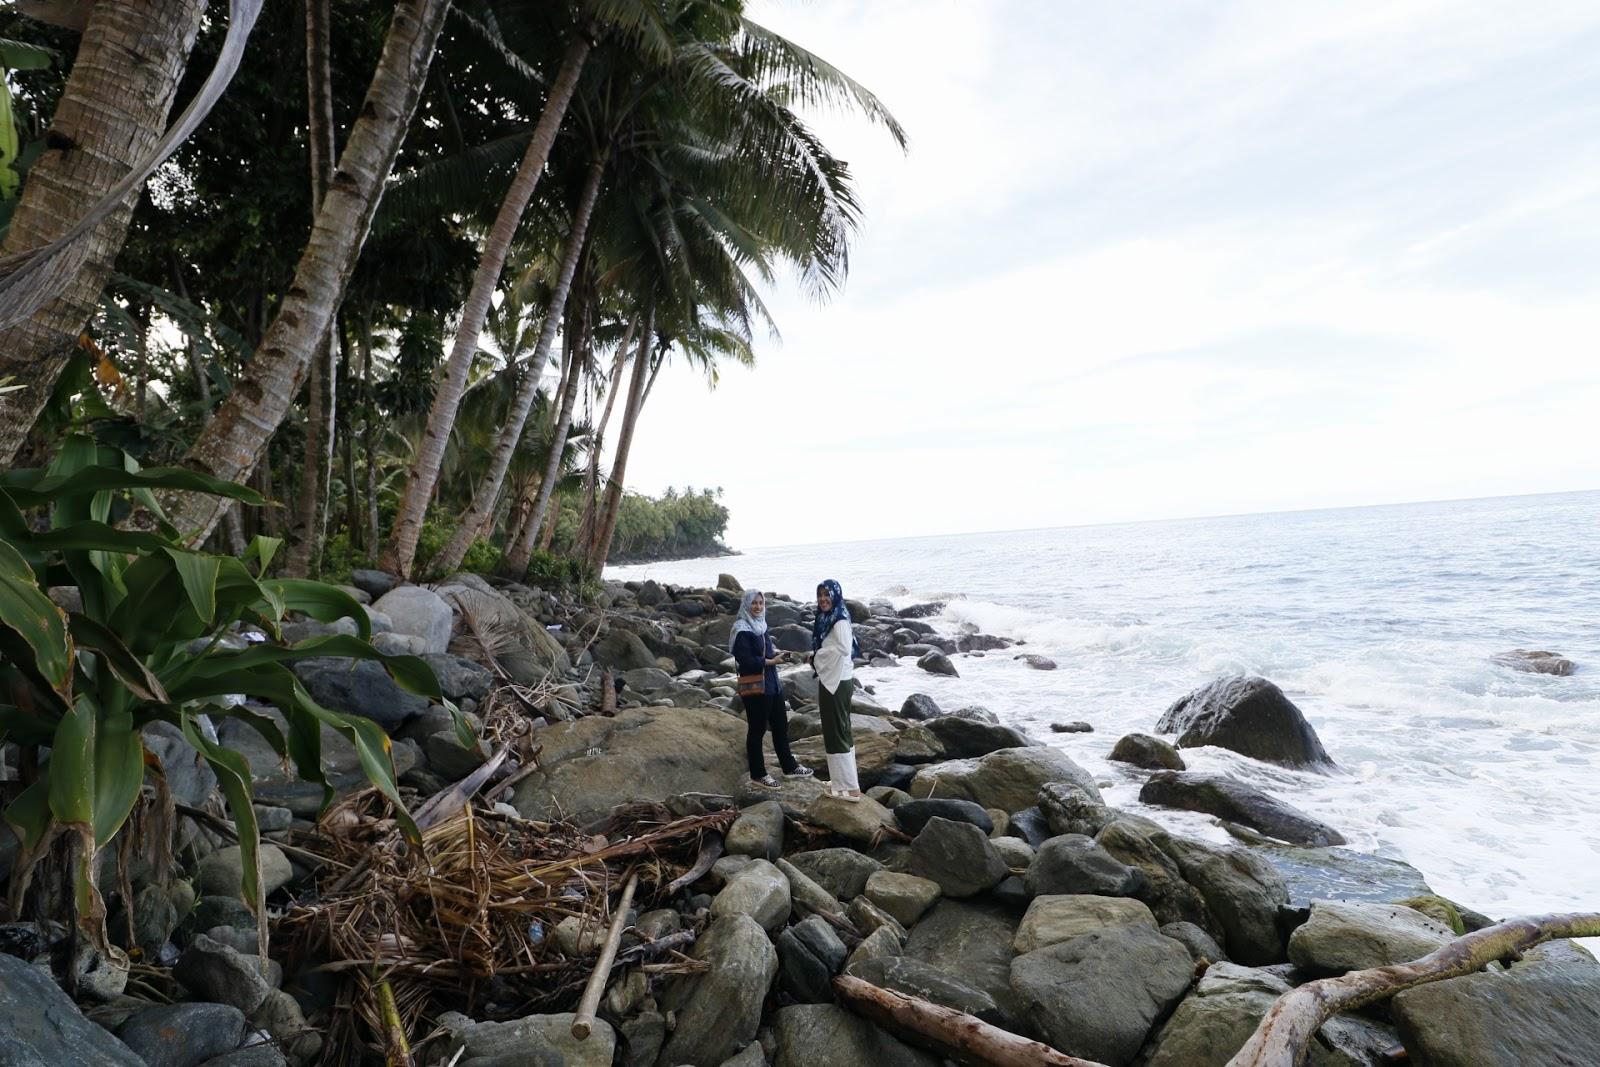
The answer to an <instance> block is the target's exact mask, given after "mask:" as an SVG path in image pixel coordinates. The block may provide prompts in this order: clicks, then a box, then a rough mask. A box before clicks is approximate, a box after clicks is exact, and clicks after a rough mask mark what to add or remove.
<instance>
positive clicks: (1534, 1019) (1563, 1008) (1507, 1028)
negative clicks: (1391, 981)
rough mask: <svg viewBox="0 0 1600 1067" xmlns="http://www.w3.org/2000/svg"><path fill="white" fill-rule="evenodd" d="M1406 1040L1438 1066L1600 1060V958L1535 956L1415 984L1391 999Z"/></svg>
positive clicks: (1524, 1066)
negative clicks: (1505, 966)
mask: <svg viewBox="0 0 1600 1067" xmlns="http://www.w3.org/2000/svg"><path fill="white" fill-rule="evenodd" d="M1391 1004H1392V1009H1393V1012H1394V1018H1395V1023H1396V1024H1397V1025H1398V1026H1399V1028H1400V1035H1401V1037H1402V1038H1404V1040H1405V1044H1406V1047H1407V1048H1408V1049H1411V1050H1413V1051H1412V1054H1413V1057H1414V1058H1415V1059H1416V1060H1417V1061H1418V1062H1419V1063H1426V1064H1430V1065H1438V1067H1469V1065H1470V1067H1535V1065H1537V1067H1566V1065H1568V1064H1573V1065H1576V1064H1590V1063H1600V966H1596V965H1595V964H1594V963H1593V962H1592V961H1589V962H1585V961H1582V960H1572V959H1569V960H1549V959H1535V958H1530V959H1528V960H1526V961H1525V962H1522V963H1518V964H1516V965H1514V966H1512V967H1510V968H1508V969H1507V970H1505V971H1482V972H1479V973H1477V974H1470V975H1466V976H1464V977H1461V978H1452V979H1450V980H1448V981H1444V982H1435V983H1433V984H1431V985H1425V986H1418V987H1416V988H1415V989H1408V990H1406V991H1405V992H1403V993H1400V994H1399V995H1397V996H1396V997H1395V998H1394V1000H1393V1001H1392V1002H1391Z"/></svg>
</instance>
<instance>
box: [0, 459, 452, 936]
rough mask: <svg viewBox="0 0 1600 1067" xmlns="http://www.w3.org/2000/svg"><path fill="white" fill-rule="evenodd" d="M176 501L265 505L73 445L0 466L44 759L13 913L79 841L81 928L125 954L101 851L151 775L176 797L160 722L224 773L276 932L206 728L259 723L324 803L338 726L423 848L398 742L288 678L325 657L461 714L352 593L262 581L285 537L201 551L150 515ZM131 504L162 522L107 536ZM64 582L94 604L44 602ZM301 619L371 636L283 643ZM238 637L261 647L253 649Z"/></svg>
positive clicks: (259, 909)
mask: <svg viewBox="0 0 1600 1067" xmlns="http://www.w3.org/2000/svg"><path fill="white" fill-rule="evenodd" d="M170 490H179V491H189V492H199V493H213V494H217V495H219V496H224V497H228V498H231V499H234V500H239V501H242V502H244V503H247V504H256V505H260V504H264V503H265V501H264V500H262V499H261V498H260V497H259V496H258V495H257V494H256V493H254V492H253V491H251V490H249V489H247V488H245V487H243V486H240V485H236V484H232V483H229V482H222V481H218V480H216V479H213V478H208V477H206V476H205V475H201V474H198V473H195V472H193V471H188V470H181V469H176V468H149V469H141V468H140V466H139V465H138V463H136V462H135V461H134V460H133V459H132V458H131V457H129V456H127V455H126V454H125V453H123V452H121V451H119V450H117V449H114V448H110V447H107V446H105V445H103V444H99V443H97V442H96V441H95V440H93V439H92V438H90V437H87V436H83V435H78V434H74V435H71V436H68V437H67V438H66V439H65V440H64V442H63V444H62V445H61V447H60V449H59V450H58V452H57V454H56V455H55V457H54V460H53V461H52V462H51V464H50V466H49V467H48V468H45V469H42V470H40V469H22V470H11V471H6V472H3V473H0V743H5V742H7V741H10V742H14V743H16V744H18V745H20V746H23V748H24V750H25V751H29V752H34V753H44V752H45V750H46V749H47V750H48V754H47V755H41V756H40V757H38V758H36V760H35V761H34V763H35V764H36V767H37V775H36V777H35V778H34V780H33V781H32V782H31V783H28V784H26V785H25V787H24V788H23V789H22V791H21V793H19V794H17V795H16V796H15V798H14V799H12V800H11V802H10V803H9V804H8V805H6V806H5V808H4V812H3V817H4V818H5V820H6V821H7V822H9V823H10V824H11V825H12V826H13V827H14V828H15V830H16V833H17V837H18V839H19V840H20V843H21V846H22V847H21V851H20V853H19V855H18V857H17V862H16V864H15V867H14V869H13V871H12V875H11V892H10V910H11V913H12V914H13V915H17V914H19V909H20V907H21V905H22V902H23V896H24V894H25V892H26V890H27V888H28V884H29V882H30V880H31V877H32V872H33V869H34V867H35V866H36V865H37V864H38V862H39V860H40V859H41V858H42V857H43V856H44V855H45V854H46V852H47V850H48V849H49V848H50V846H51V845H52V844H53V843H55V842H56V841H57V840H59V839H61V838H63V837H65V838H66V839H67V840H66V842H65V846H66V847H68V848H69V849H70V850H71V855H72V856H73V862H72V869H71V877H72V882H73V903H74V905H75V907H74V911H75V915H76V918H77V921H78V923H79V925H80V928H81V931H82V933H83V934H85V935H86V936H87V937H88V938H89V939H90V940H91V942H92V943H93V944H94V945H95V946H96V947H97V948H100V949H101V950H102V951H107V952H118V951H119V950H116V949H114V948H112V947H111V946H110V944H109V941H108V939H107V936H106V922H105V906H104V901H103V899H102V897H101V895H100V892H99V889H98V887H97V885H96V883H95V871H96V863H95V857H96V855H97V853H98V852H99V851H100V850H102V849H104V848H105V847H106V846H107V845H108V843H109V842H110V841H111V840H112V839H113V838H114V837H115V836H116V834H117V832H118V831H119V830H120V829H121V828H122V827H123V826H124V824H125V823H127V822H128V819H129V815H130V813H131V812H132V811H133V808H134V806H135V804H136V803H137V802H138V799H139V796H140V793H141V791H142V790H143V789H144V787H145V785H146V782H147V780H148V781H149V784H150V785H152V786H159V785H161V784H162V776H163V771H162V768H161V764H160V761H159V760H158V759H157V758H156V757H155V756H154V755H152V754H151V753H150V752H149V751H148V750H147V749H146V748H145V746H144V744H143V742H142V740H141V734H142V731H143V730H144V728H145V727H146V726H148V725H150V724H151V723H154V722H165V723H169V724H171V725H172V726H174V727H176V728H178V729H179V730H180V731H182V733H183V736H184V737H185V738H187V739H188V741H189V744H191V745H192V746H194V748H195V750H196V751H197V752H199V753H200V755H201V756H202V757H203V758H204V759H205V760H206V762H207V763H208V764H209V765H210V767H211V769H212V770H213V771H214V772H215V774H216V777H217V782H218V785H219V787H220V789H221V791H222V793H223V795H224V798H225V800H226V801H227V804H228V807H229V809H230V810H231V813H232V816H233V820H234V824H235V826H236V828H237V830H238V835H239V844H240V848H241V850H242V852H243V860H244V864H243V866H244V883H243V891H242V895H243V897H244V899H245V903H246V904H248V905H249V906H250V907H251V909H252V910H253V911H254V912H255V914H256V915H257V917H258V918H261V919H262V920H263V921H262V922H261V923H260V927H261V929H262V930H263V931H265V928H266V923H265V921H264V918H265V917H264V909H265V899H264V894H263V893H262V884H261V867H260V832H259V829H258V827H257V825H256V819H255V814H254V809H253V808H252V807H251V782H252V779H251V773H250V767H249V765H248V763H246V761H245V759H244V757H243V756H242V755H240V754H239V753H238V752H235V751H232V750H231V749H229V748H227V747H225V746H223V745H221V744H219V743H218V742H217V741H216V739H215V737H216V735H215V732H214V730H212V729H210V727H209V720H208V719H206V718H203V717H222V716H237V717H238V718H240V719H241V720H242V721H244V722H246V723H248V724H249V725H250V726H251V727H252V728H254V729H255V730H257V731H258V732H259V733H261V734H262V736H263V737H265V738H266V740H267V742H268V743H269V744H270V745H271V746H272V748H273V749H274V751H276V752H277V753H278V754H279V755H280V756H281V757H283V758H284V759H285V760H287V761H292V762H293V764H294V766H295V768H296V770H297V773H298V774H299V775H300V776H301V777H302V778H304V779H306V780H308V781H312V782H316V783H318V784H320V785H321V786H322V787H323V790H324V799H323V803H324V805H326V804H327V803H328V802H329V801H330V800H331V799H332V797H333V788H332V787H331V786H330V785H329V784H328V782H327V781H326V779H325V778H324V776H323V771H322V727H324V726H327V727H331V728H332V729H334V730H335V731H337V732H338V733H340V734H341V735H343V736H344V737H345V738H346V739H347V740H348V741H349V742H350V743H351V744H352V745H354V746H355V750H356V753H357V755H358V757H359V759H360V763H361V766H362V768H363V770H364V771H365V772H366V775H367V777H368V778H369V779H370V780H371V781H372V783H373V785H375V786H376V787H377V788H378V789H379V790H381V791H382V792H383V794H384V795H385V796H387V797H388V798H389V800H390V801H391V802H392V803H393V804H394V807H395V812H396V818H397V821H398V823H399V825H400V826H401V828H402V829H403V831H404V832H405V833H406V835H407V837H408V839H409V840H410V841H411V842H412V843H413V844H414V845H418V846H419V845H420V837H419V835H418V834H417V830H416V826H415V824H414V823H413V822H412V820H411V817H410V816H409V815H408V814H407V813H406V810H405V807H404V805H403V804H402V803H401V800H400V796H399V793H398V792H397V790H396V787H395V772H394V760H393V754H392V750H391V747H390V742H389V738H388V736H387V735H385V733H384V732H383V730H382V729H381V728H379V726H378V725H377V724H376V723H374V722H373V721H372V720H370V719H366V718H363V717H361V716H355V715H346V714H341V713H339V712H335V711H331V710H329V709H327V708H324V707H322V706H320V705H319V704H318V703H317V702H316V701H315V700H313V699H312V698H311V696H310V694H308V693H307V692H306V690H305V688H304V687H303V686H302V685H301V684H300V681H299V679H298V678H297V677H296V676H295V674H294V672H293V671H292V670H290V667H289V665H290V664H292V663H294V662H295V661H297V660H302V659H308V658H311V657H317V656H338V657H349V658H355V659H371V660H377V661H378V662H380V663H382V664H383V666H384V668H385V669H386V670H387V671H388V672H389V674H390V675H391V676H392V677H393V678H394V680H395V681H396V682H397V683H398V684H399V685H400V686H402V687H403V688H405V689H407V690H409V691H411V692H413V693H417V694H419V695H421V696H424V697H427V698H428V699H429V700H432V701H435V702H437V703H441V704H444V705H445V706H446V707H448V708H450V710H451V711H452V713H454V712H455V709H454V707H453V706H452V705H450V704H449V702H448V701H446V700H444V698H443V696H442V695H441V693H440V691H439V683H438V680H437V678H436V677H435V676H434V674H433V671H432V669H431V668H430V667H429V666H428V664H427V663H426V662H425V661H423V660H422V659H420V658H418V657H416V656H390V655H384V654H383V653H380V652H378V651H377V650H376V649H374V648H373V647H372V645H371V644H369V643H368V640H367V639H368V638H369V637H370V629H369V623H368V619H367V615H366V612H365V611H364V610H363V609H362V607H361V605H360V604H358V603H357V602H356V601H355V600H354V598H352V597H351V596H349V594H347V593H345V592H344V591H342V590H340V589H338V588H336V587H334V586H331V585H327V584H324V583H321V582H314V581H305V580H295V579H273V578H268V577H265V574H266V572H267V569H268V567H269V565H270V564H271V562H272V558H273V555H274V553H275V552H276V551H277V549H278V548H279V545H280V542H279V541H278V540H277V539H275V538H268V537H257V538H256V539H255V540H254V541H253V542H252V543H251V545H250V547H249V549H248V551H246V553H245V555H244V556H243V558H233V557H231V556H217V555H211V554H208V553H204V552H195V551H191V550H189V549H188V548H187V547H186V546H185V541H184V539H183V537H182V536H181V534H180V532H179V531H178V530H177V529H175V528H174V527H173V526H172V525H171V524H170V523H169V522H167V520H166V518H165V516H164V515H163V513H162V512H161V510H160V508H159V506H158V505H157V502H156V496H155V494H156V492H157V491H170ZM134 506H138V507H142V508H144V509H146V511H148V512H149V513H150V515H152V516H153V517H154V522H153V524H147V525H153V526H154V527H155V528H154V529H153V530H135V529H126V528H118V527H117V526H115V525H113V524H112V519H113V516H114V514H119V513H125V512H127V511H128V510H130V509H131V508H132V507H134ZM57 586H73V587H76V589H77V591H78V597H77V598H67V597H61V598H60V599H62V600H70V599H81V608H79V609H78V610H64V609H63V608H61V607H60V606H58V604H57V603H56V601H55V600H53V599H52V598H51V597H50V596H49V595H47V592H46V591H47V590H48V589H50V588H51V587H57ZM291 612H296V613H299V614H300V615H304V616H308V617H310V618H313V619H317V620H319V621H324V622H331V621H333V620H336V619H340V618H350V619H352V620H354V622H355V624H356V627H357V628H358V630H359V636H349V635H334V636H322V637H313V638H310V639H307V640H304V641H300V642H298V643H296V644H293V645H285V644H284V643H283V642H282V639H281V631H280V628H279V627H280V624H281V623H282V622H283V621H284V620H285V619H286V618H287V617H288V616H289V614H290V613H291ZM241 627H244V628H253V629H256V630H259V631H261V632H262V633H264V634H265V635H266V638H267V639H266V640H262V641H259V642H257V643H254V644H251V643H248V642H245V641H242V640H239V639H238V638H237V636H236V634H235V633H234V632H235V631H237V630H239V629H240V628H241ZM240 696H244V697H246V698H253V699H255V700H257V701H262V702H266V703H270V704H273V705H275V706H276V707H277V708H278V709H279V710H280V711H282V713H283V715H284V717H285V720H286V723H287V729H286V731H285V730H281V729H280V728H279V727H278V725H277V724H276V722H275V721H274V720H273V719H271V718H268V717H265V716H262V715H260V714H258V713H253V712H251V711H250V709H249V708H248V707H246V706H241V705H239V704H238V697H240ZM456 721H457V728H458V733H460V734H461V735H462V741H463V743H471V733H470V730H469V728H468V727H467V726H466V724H465V722H464V720H463V718H462V717H461V716H460V715H456ZM165 795H166V792H165V790H164V789H160V788H157V789H156V790H155V796H157V797H162V796H165Z"/></svg>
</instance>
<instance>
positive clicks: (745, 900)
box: [711, 859, 791, 933]
mask: <svg viewBox="0 0 1600 1067" xmlns="http://www.w3.org/2000/svg"><path fill="white" fill-rule="evenodd" d="M790 907H791V901H790V897H789V880H788V879H787V878H785V877H784V876H783V872H782V871H780V870H778V868H776V867H774V866H773V865H772V864H770V863H768V862H767V861H766V860H759V859H758V860H751V861H750V863H749V864H748V865H747V866H746V867H745V868H744V869H743V870H742V871H740V872H739V873H738V874H736V875H734V876H733V879H732V880H731V881H729V882H728V884H727V885H726V886H725V887H723V889H722V892H720V893H718V894H717V896H716V899H715V900H713V901H712V903H711V918H712V919H713V920H717V919H725V918H727V917H728V916H730V915H748V916H749V917H750V918H752V919H754V920H755V921H756V922H758V923H760V924H761V927H762V928H763V929H764V930H767V931H768V932H769V933H770V932H772V931H774V930H777V929H779V928H780V927H782V926H783V924H784V922H785V920H787V919H788V918H789V909H790Z"/></svg>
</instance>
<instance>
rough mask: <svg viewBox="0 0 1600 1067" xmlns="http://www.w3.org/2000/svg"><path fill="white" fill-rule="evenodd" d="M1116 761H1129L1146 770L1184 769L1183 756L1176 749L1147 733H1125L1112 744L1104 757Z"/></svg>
mask: <svg viewBox="0 0 1600 1067" xmlns="http://www.w3.org/2000/svg"><path fill="white" fill-rule="evenodd" d="M1106 758H1107V759H1109V760H1115V761H1116V762H1118V763H1131V764H1133V765H1134V766H1135V767H1143V768H1144V769H1145V770H1147V771H1181V770H1184V769H1185V768H1184V763H1183V757H1182V756H1180V755H1178V750H1177V749H1175V748H1173V747H1172V745H1171V744H1170V743H1168V742H1166V741H1163V740H1161V738H1159V737H1151V736H1150V735H1149V734H1127V735H1125V736H1123V737H1122V738H1121V739H1119V740H1118V741H1117V743H1116V744H1115V745H1114V746H1112V749H1111V755H1109V756H1107V757H1106Z"/></svg>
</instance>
